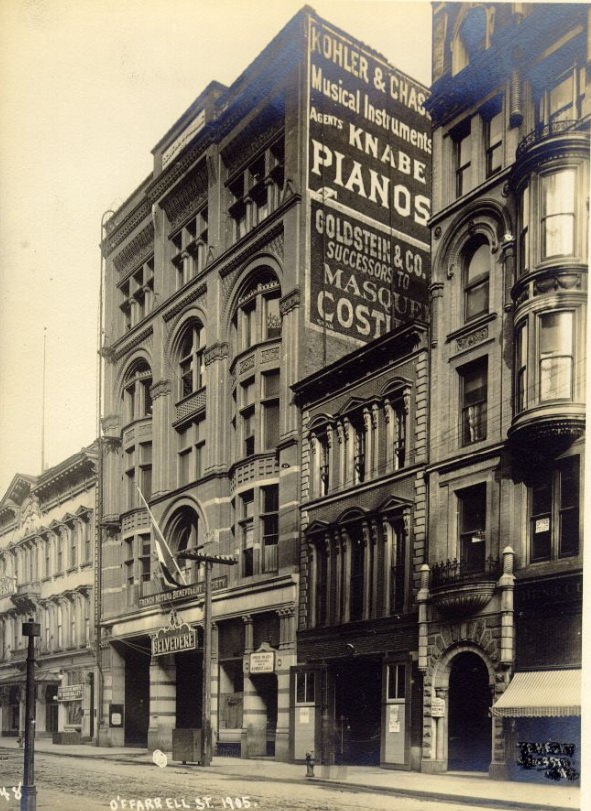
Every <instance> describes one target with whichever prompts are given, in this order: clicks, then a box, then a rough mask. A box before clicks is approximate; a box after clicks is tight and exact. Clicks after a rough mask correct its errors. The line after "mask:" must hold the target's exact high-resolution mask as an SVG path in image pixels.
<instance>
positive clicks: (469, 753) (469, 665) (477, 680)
mask: <svg viewBox="0 0 591 811" xmlns="http://www.w3.org/2000/svg"><path fill="white" fill-rule="evenodd" d="M448 701H449V717H448V749H447V768H448V770H449V771H463V772H468V771H487V770H488V767H489V765H490V760H491V746H492V732H491V730H492V727H491V723H492V722H491V719H490V716H489V710H490V706H491V703H492V702H491V691H490V686H489V679H488V670H487V668H486V665H485V664H484V662H483V661H482V659H481V658H480V656H478V655H477V654H475V653H470V652H469V651H465V652H463V653H459V654H458V655H457V656H455V657H454V658H453V660H452V662H451V664H450V673H449V693H448Z"/></svg>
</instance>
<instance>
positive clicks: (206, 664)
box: [177, 547, 237, 766]
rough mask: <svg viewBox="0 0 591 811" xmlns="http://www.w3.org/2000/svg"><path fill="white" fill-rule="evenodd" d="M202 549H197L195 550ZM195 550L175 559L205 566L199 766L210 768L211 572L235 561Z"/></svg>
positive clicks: (189, 550) (185, 552)
mask: <svg viewBox="0 0 591 811" xmlns="http://www.w3.org/2000/svg"><path fill="white" fill-rule="evenodd" d="M200 548H202V547H197V550H198V549H200ZM197 550H192V549H186V550H185V551H184V552H179V554H178V555H177V558H182V559H183V560H196V561H197V562H198V563H204V564H205V594H204V606H203V676H202V688H203V689H202V700H201V765H202V766H210V765H211V757H212V745H211V653H212V651H211V570H212V568H213V564H214V563H221V564H224V565H226V566H232V565H234V564H235V563H237V560H236V559H235V558H233V557H231V556H230V555H203V554H201V553H200V552H199V551H197Z"/></svg>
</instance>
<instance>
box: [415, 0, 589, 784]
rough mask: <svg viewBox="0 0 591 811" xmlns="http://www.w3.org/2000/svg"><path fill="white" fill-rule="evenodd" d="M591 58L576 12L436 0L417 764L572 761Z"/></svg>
mask: <svg viewBox="0 0 591 811" xmlns="http://www.w3.org/2000/svg"><path fill="white" fill-rule="evenodd" d="M590 56H591V54H590V40H589V9H588V7H586V6H584V5H580V4H560V5H552V4H539V5H537V4H536V5H527V4H522V3H503V4H494V3H483V4H475V3H474V4H473V3H461V4H460V3H435V4H434V6H433V86H432V89H431V96H430V99H429V101H428V105H427V106H428V109H429V111H430V113H431V116H432V118H433V125H434V132H433V165H434V175H433V216H432V219H431V229H432V256H433V282H432V287H431V290H432V339H431V350H432V351H431V383H430V402H431V411H430V425H431V429H430V442H429V466H428V469H427V473H428V483H429V488H428V492H429V546H428V548H429V553H428V565H427V566H425V569H424V572H423V577H424V581H423V588H422V589H421V592H420V593H419V625H420V639H421V646H420V651H419V667H420V669H421V671H422V672H423V674H424V696H425V698H424V729H423V760H422V769H423V770H425V771H438V772H440V771H446V770H457V769H461V770H488V771H489V773H490V775H491V776H495V777H502V776H505V777H506V776H511V777H514V778H518V779H537V780H542V781H543V780H545V779H547V778H548V777H550V778H554V779H563V780H564V781H565V782H568V776H569V775H568V769H569V766H568V764H566V765H565V764H561V765H560V767H556V768H555V767H554V766H552V764H550V765H548V762H547V760H546V761H545V760H544V758H545V757H546V758H547V756H548V755H549V754H556V752H558V753H559V754H561V755H564V754H565V750H564V745H569V744H573V746H574V756H573V757H571V755H572V747H569V749H570V750H571V751H569V753H568V757H570V758H571V761H572V766H573V767H574V769H575V771H577V770H580V765H581V764H580V760H579V735H580V719H579V717H578V716H579V715H580V670H579V668H580V666H581V580H582V552H583V543H582V494H583V471H584V438H583V437H584V424H585V405H584V391H585V378H584V372H585V334H586V333H585V308H586V295H587V234H588V206H587V201H588V186H587V184H588V172H589V165H588V162H589V114H590V112H591V103H590V99H589V95H588V93H587V91H586V86H587V82H588V71H589V59H590ZM491 707H492V711H491ZM548 741H551V742H555V743H556V745H557V746H558V749H556V747H555V748H554V750H552V752H550V751H549V750H548V749H547V747H546V744H545V743H544V742H548ZM519 742H524V743H526V744H528V745H529V747H530V749H529V750H527V747H526V750H527V751H526V753H525V754H526V757H524V755H523V752H522V751H521V748H520V747H519V746H518V744H519ZM553 745H554V744H553ZM544 747H546V748H544ZM561 747H562V748H561ZM528 751H529V754H530V755H532V756H531V757H529V758H528V757H527V754H528ZM532 753H533V754H532ZM568 757H567V760H568ZM519 761H521V762H519ZM544 764H545V765H544ZM528 766H529V767H530V768H528ZM571 776H573V775H572V773H571Z"/></svg>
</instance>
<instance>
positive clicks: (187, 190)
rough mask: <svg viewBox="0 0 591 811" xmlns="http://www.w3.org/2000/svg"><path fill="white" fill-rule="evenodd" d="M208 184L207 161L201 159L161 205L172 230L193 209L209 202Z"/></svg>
mask: <svg viewBox="0 0 591 811" xmlns="http://www.w3.org/2000/svg"><path fill="white" fill-rule="evenodd" d="M207 184H208V173H207V167H206V164H205V161H201V163H200V164H199V165H198V166H196V167H195V170H194V171H193V172H191V174H190V175H188V176H187V177H186V178H185V179H184V181H183V183H182V185H181V186H180V188H178V189H175V190H174V191H172V192H171V194H170V195H169V196H168V197H167V198H166V199H165V200H163V201H162V204H161V205H162V208H163V209H164V211H165V212H166V216H167V217H168V220H169V223H170V230H174V229H175V228H177V227H178V226H180V225H181V224H182V223H183V222H184V220H186V219H187V217H188V216H189V214H190V213H191V212H192V211H196V210H197V209H198V208H200V207H201V206H202V205H203V204H205V203H206V202H207Z"/></svg>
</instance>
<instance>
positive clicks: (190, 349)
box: [177, 321, 207, 402]
mask: <svg viewBox="0 0 591 811" xmlns="http://www.w3.org/2000/svg"><path fill="white" fill-rule="evenodd" d="M188 339H189V340H188ZM204 339H205V328H204V326H203V324H201V322H199V321H191V322H190V323H189V324H186V325H185V327H184V329H183V330H182V332H181V335H180V339H179V342H178V354H177V367H178V376H179V402H181V401H182V400H184V399H185V398H187V397H191V396H192V395H193V394H196V393H197V392H198V391H200V390H201V389H203V388H205V385H206V380H205V350H206V346H207V344H206V341H205V340H204Z"/></svg>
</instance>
